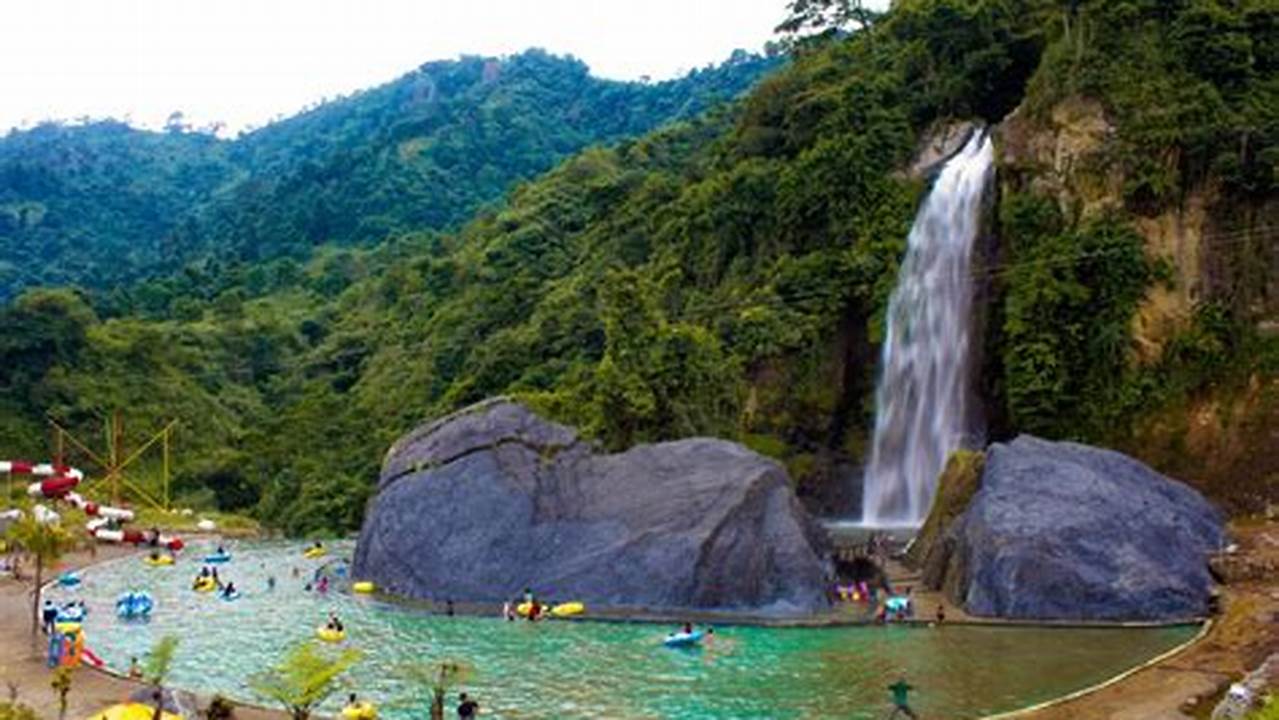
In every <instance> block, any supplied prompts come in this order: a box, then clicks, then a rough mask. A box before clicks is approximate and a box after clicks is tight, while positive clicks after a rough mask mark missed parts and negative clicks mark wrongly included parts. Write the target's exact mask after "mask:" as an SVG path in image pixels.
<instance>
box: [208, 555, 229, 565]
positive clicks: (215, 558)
mask: <svg viewBox="0 0 1279 720" xmlns="http://www.w3.org/2000/svg"><path fill="white" fill-rule="evenodd" d="M230 560H231V553H222V554H221V555H219V554H218V553H213V554H212V555H205V556H204V561H205V562H207V563H224V562H230Z"/></svg>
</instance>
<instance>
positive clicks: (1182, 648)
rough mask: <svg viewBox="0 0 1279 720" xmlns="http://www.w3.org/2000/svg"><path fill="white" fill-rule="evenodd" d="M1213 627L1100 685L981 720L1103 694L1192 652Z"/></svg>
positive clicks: (1208, 624) (1206, 625)
mask: <svg viewBox="0 0 1279 720" xmlns="http://www.w3.org/2000/svg"><path fill="white" fill-rule="evenodd" d="M1212 627H1213V620H1212V619H1211V618H1209V619H1206V620H1204V621H1203V622H1202V623H1201V624H1200V627H1199V632H1197V633H1195V635H1194V637H1192V638H1190V639H1189V640H1186V641H1185V642H1183V643H1181V644H1180V645H1177V646H1176V647H1173V648H1169V649H1168V650H1166V651H1164V652H1162V653H1160V654H1158V655H1156V656H1154V657H1152V658H1150V659H1148V660H1146V661H1145V662H1142V663H1138V664H1137V665H1134V666H1132V667H1130V668H1128V669H1127V670H1125V671H1123V672H1121V673H1119V674H1118V675H1115V676H1113V677H1111V678H1108V679H1106V680H1102V681H1101V682H1099V683H1095V684H1093V685H1089V686H1088V687H1085V688H1080V689H1079V690H1076V691H1074V692H1072V693H1067V694H1065V695H1062V696H1060V697H1055V698H1052V699H1051V700H1045V701H1043V702H1040V703H1035V704H1034V705H1029V706H1027V707H1024V708H1021V709H1019V710H1009V711H1008V712H1002V713H997V714H995V715H986V716H984V717H982V718H981V720H1014V719H1015V718H1023V717H1027V716H1029V715H1031V714H1032V713H1037V712H1039V711H1041V710H1047V709H1049V708H1053V707H1056V706H1058V705H1064V704H1066V703H1069V702H1074V701H1075V700H1078V699H1080V698H1083V697H1087V696H1089V695H1092V694H1094V693H1098V692H1101V691H1102V690H1105V689H1106V688H1108V687H1112V686H1114V685H1118V684H1119V683H1121V682H1123V681H1125V680H1127V679H1128V678H1130V677H1132V676H1134V675H1136V674H1137V673H1139V672H1142V671H1143V670H1147V669H1149V668H1152V667H1155V666H1156V665H1159V664H1160V663H1162V662H1164V661H1167V660H1171V659H1172V658H1174V657H1176V656H1178V655H1180V654H1182V653H1184V652H1186V651H1187V650H1190V649H1191V648H1192V647H1194V646H1195V645H1198V644H1199V642H1200V641H1201V640H1203V639H1204V638H1206V637H1208V633H1209V631H1211V630H1212Z"/></svg>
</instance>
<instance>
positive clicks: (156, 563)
mask: <svg viewBox="0 0 1279 720" xmlns="http://www.w3.org/2000/svg"><path fill="white" fill-rule="evenodd" d="M142 562H144V563H146V564H147V565H150V566H151V567H164V566H165V565H172V564H173V558H172V557H171V556H169V555H157V556H156V557H151V556H150V555H148V556H146V557H144V558H142Z"/></svg>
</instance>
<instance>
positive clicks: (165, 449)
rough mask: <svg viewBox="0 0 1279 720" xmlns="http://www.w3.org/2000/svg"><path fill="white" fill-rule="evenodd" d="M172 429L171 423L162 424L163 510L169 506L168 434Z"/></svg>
mask: <svg viewBox="0 0 1279 720" xmlns="http://www.w3.org/2000/svg"><path fill="white" fill-rule="evenodd" d="M172 431H173V423H169V424H168V425H165V426H164V440H163V446H162V451H163V453H164V469H163V470H162V474H161V476H160V477H161V479H162V481H163V482H164V511H165V512H168V511H169V510H170V509H171V508H170V507H169V434H170V433H171V432H172Z"/></svg>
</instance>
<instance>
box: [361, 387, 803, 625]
mask: <svg viewBox="0 0 1279 720" xmlns="http://www.w3.org/2000/svg"><path fill="white" fill-rule="evenodd" d="M823 543H824V536H823V534H822V532H821V530H820V528H818V527H817V525H816V524H815V523H814V522H813V520H812V519H811V518H810V517H809V516H808V515H807V513H806V512H805V511H804V509H803V508H802V507H801V505H800V504H799V502H798V501H797V500H796V498H795V496H794V493H793V492H792V490H791V487H790V483H789V479H788V477H787V475H786V472H785V471H784V470H783V469H782V467H781V466H779V465H778V464H777V463H775V462H773V461H771V460H769V459H767V458H765V457H763V456H761V455H758V454H756V453H755V452H753V451H751V450H749V449H747V448H745V447H743V446H741V445H738V444H736V443H731V442H726V441H722V440H714V439H707V438H694V439H688V440H680V441H676V442H667V443H660V444H654V445H641V446H638V447H635V448H633V449H631V450H628V451H626V452H622V453H616V454H605V453H601V452H599V451H598V450H597V449H596V448H594V447H593V446H592V445H591V444H589V443H586V442H584V441H582V440H580V439H579V438H578V437H577V434H576V433H575V432H574V431H573V430H572V429H570V428H567V427H565V426H562V425H558V424H555V423H551V422H547V421H545V420H543V419H541V418H539V417H538V416H536V415H535V414H533V413H532V412H530V411H529V410H528V409H527V408H525V407H523V406H521V405H519V404H517V403H514V402H511V401H508V400H504V399H499V400H495V401H489V402H485V403H481V404H480V405H477V406H473V407H471V408H468V409H466V410H463V411H460V412H459V413H456V414H454V415H451V416H448V417H446V418H443V419H441V420H439V421H436V422H434V423H430V424H428V425H424V426H423V427H421V428H419V429H418V430H415V431H414V432H412V433H410V434H408V435H407V436H405V437H404V438H403V439H401V440H400V441H399V442H397V443H396V444H395V446H394V447H392V449H391V450H390V452H389V453H388V455H387V458H386V460H385V462H384V465H383V473H382V477H381V479H380V482H379V486H378V493H377V495H376V496H375V497H374V499H373V500H372V501H371V503H370V507H369V509H368V512H367V513H366V516H365V522H364V526H363V528H362V530H361V532H360V539H359V543H358V545H357V548H356V555H355V567H354V573H355V576H356V577H359V578H361V579H369V580H373V581H374V582H376V583H378V585H379V586H381V587H383V588H386V589H388V590H390V591H391V592H395V593H397V594H402V595H406V596H410V597H416V598H430V599H434V600H442V599H453V600H457V601H469V602H486V601H495V602H500V601H502V600H504V599H510V598H513V597H515V596H516V595H518V594H520V593H521V592H522V591H523V589H524V588H525V587H531V588H532V589H533V590H534V592H535V593H536V594H538V595H539V596H540V597H544V598H549V599H553V600H581V601H584V602H586V603H587V604H588V605H592V604H594V605H607V606H618V607H635V608H649V609H659V608H667V609H669V608H702V609H733V610H749V611H752V612H763V613H773V614H797V613H808V612H811V611H813V610H817V609H820V608H822V607H825V606H826V605H827V600H826V596H825V582H824V578H825V568H824V564H823V559H822V558H823V555H824V545H823Z"/></svg>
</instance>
